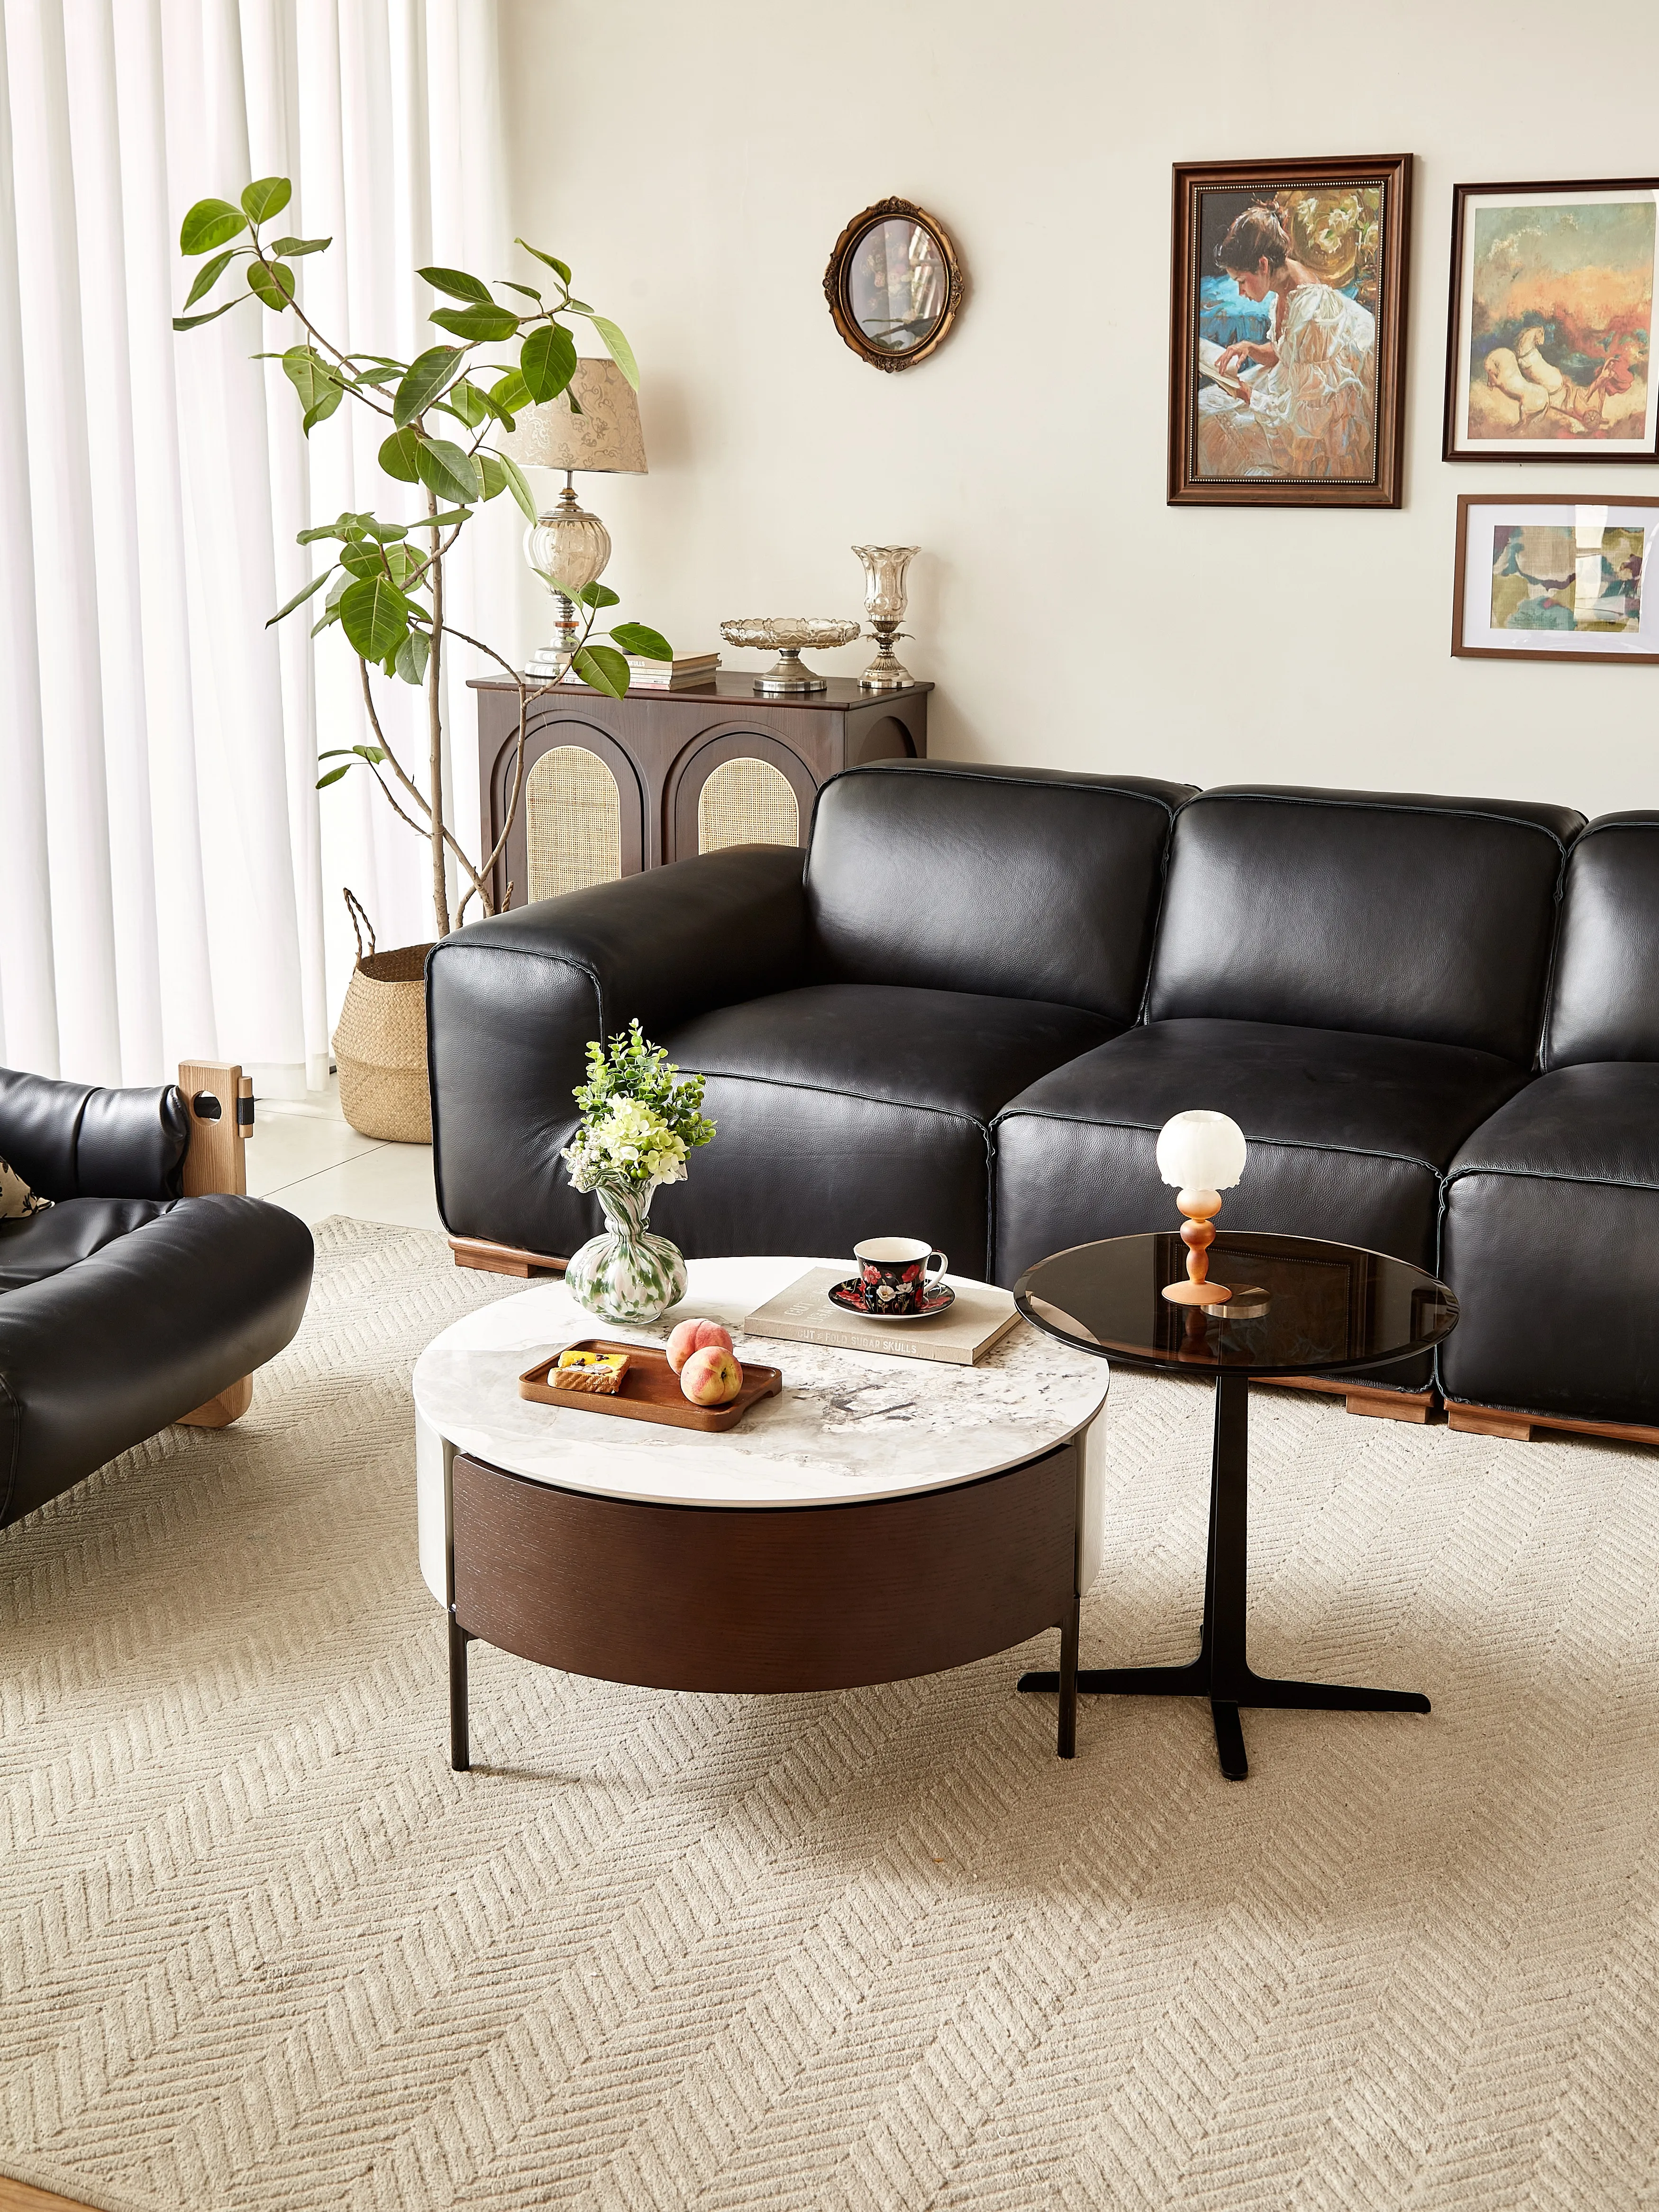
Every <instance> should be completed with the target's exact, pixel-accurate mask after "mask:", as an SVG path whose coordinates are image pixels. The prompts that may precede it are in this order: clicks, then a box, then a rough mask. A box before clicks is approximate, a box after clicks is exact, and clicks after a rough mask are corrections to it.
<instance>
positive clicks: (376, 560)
mask: <svg viewBox="0 0 1659 2212" xmlns="http://www.w3.org/2000/svg"><path fill="white" fill-rule="evenodd" d="M340 566H341V567H342V568H343V569H344V570H345V571H346V573H347V574H348V575H352V576H384V575H385V574H386V554H385V551H384V550H383V549H382V548H381V547H380V545H379V544H376V543H375V541H374V539H373V538H360V539H359V541H358V542H357V544H355V545H348V546H347V547H346V548H345V550H344V551H343V553H342V554H341V556H340Z"/></svg>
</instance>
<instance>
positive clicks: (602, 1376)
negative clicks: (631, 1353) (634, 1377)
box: [547, 1345, 629, 1398]
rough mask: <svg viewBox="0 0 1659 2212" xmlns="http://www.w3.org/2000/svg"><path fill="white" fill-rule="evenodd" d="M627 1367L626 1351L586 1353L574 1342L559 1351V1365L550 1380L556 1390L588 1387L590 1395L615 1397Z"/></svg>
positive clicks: (585, 1388)
mask: <svg viewBox="0 0 1659 2212" xmlns="http://www.w3.org/2000/svg"><path fill="white" fill-rule="evenodd" d="M628 1367H629V1359H628V1354H627V1353H626V1352H584V1351H582V1350H580V1348H579V1347H578V1346H575V1345H573V1346H571V1348H570V1349H569V1351H568V1352H561V1353H560V1354H559V1362H558V1365H557V1366H556V1367H555V1368H554V1369H553V1370H552V1371H551V1373H550V1375H549V1376H548V1378H547V1379H548V1381H549V1382H550V1383H551V1384H552V1385H553V1387H554V1389H556V1390H586V1391H587V1392H588V1393H589V1394H590V1395H595V1396H599V1397H603V1398H614V1397H615V1396H616V1395H617V1392H618V1391H619V1390H620V1389H622V1385H623V1376H624V1375H626V1374H627V1372H628Z"/></svg>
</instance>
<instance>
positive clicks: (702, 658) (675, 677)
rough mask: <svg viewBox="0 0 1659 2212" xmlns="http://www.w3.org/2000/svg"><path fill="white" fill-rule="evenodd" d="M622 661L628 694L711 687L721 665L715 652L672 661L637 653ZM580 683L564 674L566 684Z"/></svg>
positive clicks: (686, 655) (571, 672)
mask: <svg viewBox="0 0 1659 2212" xmlns="http://www.w3.org/2000/svg"><path fill="white" fill-rule="evenodd" d="M623 658H624V659H626V660H627V662H628V688H629V690H630V691H690V690H694V689H695V688H696V686H697V685H698V684H712V683H713V682H714V671H715V670H716V669H717V668H718V667H719V666H720V655H719V653H681V654H679V655H678V657H677V658H676V659H672V660H647V659H645V658H644V657H643V655H641V654H640V653H627V654H625V655H624V656H623ZM581 680H582V679H581V678H580V676H578V675H577V674H576V673H575V672H574V670H571V669H567V670H566V671H565V674H564V681H565V682H566V683H567V684H580V683H581Z"/></svg>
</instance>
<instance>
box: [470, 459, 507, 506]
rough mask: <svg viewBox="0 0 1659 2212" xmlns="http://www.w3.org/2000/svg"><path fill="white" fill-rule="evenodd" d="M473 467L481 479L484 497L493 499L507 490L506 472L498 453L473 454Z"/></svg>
mask: <svg viewBox="0 0 1659 2212" xmlns="http://www.w3.org/2000/svg"><path fill="white" fill-rule="evenodd" d="M472 460H473V465H474V466H475V467H476V468H477V471H478V473H479V474H480V475H481V476H482V477H483V488H484V497H485V498H486V499H494V498H495V495H496V494H497V493H498V492H503V491H505V490H506V489H507V471H506V469H505V468H504V467H503V466H502V464H501V455H500V454H499V453H474V455H473V456H472Z"/></svg>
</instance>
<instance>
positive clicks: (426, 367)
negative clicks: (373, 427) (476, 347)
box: [392, 345, 461, 430]
mask: <svg viewBox="0 0 1659 2212" xmlns="http://www.w3.org/2000/svg"><path fill="white" fill-rule="evenodd" d="M460 365H461V349H460V347H459V346H446V345H440V346H431V347H429V348H428V350H427V351H426V352H425V353H423V354H419V355H417V356H416V358H415V359H414V360H413V361H411V362H410V364H409V368H408V369H407V370H406V371H405V373H404V380H403V382H402V383H401V384H400V385H399V386H398V393H397V397H396V398H394V399H393V401H392V421H393V422H395V423H396V424H397V426H398V428H399V429H400V430H401V429H402V428H403V427H404V424H405V423H406V422H413V421H414V420H415V417H416V416H417V415H419V414H420V413H421V412H422V410H424V409H425V408H427V407H429V406H430V405H431V404H432V402H433V401H434V400H435V398H437V396H438V394H439V393H440V392H441V391H442V390H443V388H444V386H445V385H447V383H448V381H449V380H450V378H451V377H452V376H453V375H454V374H455V372H456V370H457V369H458V368H459V367H460Z"/></svg>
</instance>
